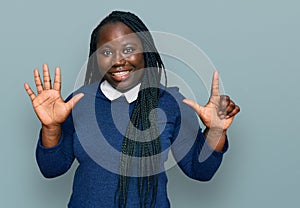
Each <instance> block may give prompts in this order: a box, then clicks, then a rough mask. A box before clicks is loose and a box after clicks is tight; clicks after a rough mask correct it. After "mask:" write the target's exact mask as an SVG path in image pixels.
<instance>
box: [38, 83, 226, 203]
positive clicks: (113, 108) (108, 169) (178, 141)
mask: <svg viewBox="0 0 300 208" xmlns="http://www.w3.org/2000/svg"><path fill="white" fill-rule="evenodd" d="M78 92H83V93H84V94H85V96H84V97H83V98H82V99H81V100H80V101H79V102H78V103H77V104H76V106H75V107H74V109H73V110H72V113H71V114H70V115H69V117H68V118H67V120H66V121H65V122H64V123H63V125H62V137H61V139H60V142H59V143H58V144H57V145H56V146H55V147H52V148H45V147H43V146H42V144H41V138H39V142H38V145H37V149H36V159H37V163H38V166H39V168H40V171H41V173H42V174H43V175H44V176H45V177H47V178H53V177H57V176H60V175H62V174H64V173H65V172H67V171H68V170H69V168H70V167H71V165H72V163H73V161H74V159H77V161H78V162H79V166H78V167H77V170H76V173H75V176H74V182H73V191H72V195H71V199H70V202H69V204H68V207H72V208H92V207H93V208H97V207H99V208H100V207H101V208H106V207H114V195H115V191H116V188H117V183H118V171H119V159H120V153H119V152H120V150H121V146H122V141H123V137H124V136H123V135H124V134H125V131H126V128H127V126H128V121H129V115H130V113H131V111H132V109H133V107H134V104H135V102H133V103H131V104H128V103H127V101H126V100H125V98H124V97H121V98H119V99H117V100H114V101H110V100H108V99H107V98H106V97H105V96H104V95H103V93H102V92H101V90H100V87H99V83H95V84H91V85H88V86H84V87H82V88H80V89H79V90H78V91H76V92H75V93H74V94H76V93H78ZM68 99H69V98H68ZM68 99H67V100H68ZM183 99H184V97H183V96H182V95H181V94H180V93H179V92H178V88H168V90H167V91H166V92H165V93H164V94H163V96H162V97H161V98H160V99H159V103H158V108H159V110H158V125H159V130H160V132H161V134H160V137H161V145H162V150H163V151H162V153H161V161H162V164H164V165H165V166H164V167H165V169H166V168H169V167H171V166H172V165H173V163H172V162H170V161H172V160H169V159H170V155H169V152H170V151H172V155H173V157H174V158H175V161H177V165H179V167H180V169H181V170H182V171H183V172H184V173H185V174H186V175H187V176H188V177H190V178H192V179H195V180H199V181H208V180H210V179H211V178H212V177H213V175H214V174H215V172H216V171H217V169H218V167H219V166H220V164H221V161H222V157H223V153H224V152H225V151H226V150H227V147H228V143H227V141H226V144H225V147H224V150H223V151H222V152H216V151H214V150H212V149H211V148H210V147H209V146H208V144H207V143H206V142H205V137H204V135H203V133H202V131H201V128H200V127H199V123H198V118H197V115H196V114H195V112H194V111H193V110H192V109H191V108H190V107H188V106H187V105H185V104H184V103H182V100H183ZM173 161H174V160H173ZM165 169H164V168H163V165H162V168H161V170H160V171H159V172H155V174H158V175H159V185H158V195H157V196H158V197H157V201H156V207H159V208H165V207H166V208H167V207H170V203H169V200H168V197H167V176H166V173H165ZM132 176H133V177H132V179H131V182H130V187H129V193H128V200H127V203H128V204H127V207H129V208H134V207H139V198H138V191H137V178H136V177H135V176H136V175H132Z"/></svg>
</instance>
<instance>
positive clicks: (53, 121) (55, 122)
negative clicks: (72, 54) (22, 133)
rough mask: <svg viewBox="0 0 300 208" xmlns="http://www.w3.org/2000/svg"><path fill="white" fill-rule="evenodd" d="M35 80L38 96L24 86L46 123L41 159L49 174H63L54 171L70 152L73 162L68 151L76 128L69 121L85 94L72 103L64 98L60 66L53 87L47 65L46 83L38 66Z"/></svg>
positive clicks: (41, 142) (38, 153)
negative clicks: (73, 130) (73, 129)
mask: <svg viewBox="0 0 300 208" xmlns="http://www.w3.org/2000/svg"><path fill="white" fill-rule="evenodd" d="M34 81H35V85H36V89H37V93H38V94H37V95H36V94H35V93H34V92H33V91H32V89H31V88H30V86H29V85H28V84H27V83H25V84H24V87H25V90H26V92H27V94H28V95H29V97H30V99H31V102H32V106H33V109H34V111H35V113H36V115H37V117H38V118H39V120H40V122H41V124H42V129H41V132H40V139H39V143H38V147H37V160H38V164H39V167H40V168H41V171H42V173H43V174H44V175H45V177H54V176H56V175H59V174H61V173H62V171H58V173H57V174H54V172H55V168H56V166H58V167H60V166H61V161H63V162H65V161H64V159H66V158H64V154H65V155H68V159H66V161H73V159H74V156H72V153H70V150H66V149H70V148H71V147H70V141H72V139H71V138H70V137H71V135H72V134H71V132H70V131H72V128H71V127H70V125H71V124H70V122H65V121H66V119H67V118H68V116H69V115H70V112H71V110H72V108H73V106H74V105H75V104H76V103H77V102H78V101H79V100H80V99H81V98H82V97H83V94H82V93H81V94H78V95H75V96H74V97H72V98H71V99H70V100H69V101H68V102H65V101H64V100H63V99H62V97H61V93H60V90H61V74H60V68H58V67H57V68H56V70H55V78H54V84H53V86H52V85H51V78H50V73H49V69H48V66H47V65H46V64H44V65H43V81H44V83H42V81H41V78H40V75H39V71H38V70H37V69H35V70H34ZM64 123H66V124H67V126H66V125H65V124H64ZM68 128H70V130H68ZM64 129H65V130H64ZM65 138H66V139H65ZM50 153H51V154H50ZM61 155H62V156H61ZM70 155H71V156H70ZM55 162H57V164H56V165H55V164H54V163H55ZM69 166H70V165H69ZM50 169H51V170H50ZM59 169H61V168H59ZM46 170H47V171H46Z"/></svg>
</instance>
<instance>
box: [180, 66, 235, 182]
mask: <svg viewBox="0 0 300 208" xmlns="http://www.w3.org/2000/svg"><path fill="white" fill-rule="evenodd" d="M183 102H184V103H185V104H187V105H188V106H190V107H191V109H193V110H195V112H196V113H197V114H198V116H199V118H200V120H201V121H202V123H203V124H204V125H205V126H206V129H205V130H204V133H202V131H201V129H199V130H198V133H197V137H196V140H195V142H194V144H193V146H192V148H191V149H190V150H189V152H188V153H187V154H186V156H185V157H184V158H183V159H182V160H181V161H180V162H179V166H180V168H181V169H182V170H183V171H184V172H185V174H186V175H188V176H189V177H191V178H194V179H197V180H204V181H205V180H209V179H211V177H212V176H213V175H214V174H215V172H216V171H217V169H218V167H219V166H220V164H221V161H222V156H223V153H224V152H225V151H226V150H227V148H228V141H227V135H226V131H227V129H228V128H229V126H230V125H231V123H232V121H233V118H234V116H235V115H236V114H237V113H238V112H239V111H240V108H239V107H238V106H237V105H235V103H234V102H233V101H232V100H230V98H229V97H228V96H225V95H220V94H219V77H218V72H217V71H215V72H214V75H213V81H212V89H211V96H210V98H209V101H208V103H207V104H206V105H205V106H204V107H203V106H200V105H199V104H197V103H196V102H195V101H192V100H188V99H184V100H183ZM182 109H185V108H184V107H182ZM181 115H182V117H183V119H181V120H182V121H183V122H181V124H180V125H181V128H183V129H190V130H186V132H194V131H195V128H196V126H195V124H194V123H197V126H198V122H196V121H195V119H194V118H193V117H194V116H193V115H192V114H191V112H189V111H188V110H185V111H183V112H181ZM191 126H193V127H192V129H191ZM198 128H199V127H198ZM186 134H187V135H188V133H186ZM192 138H193V135H190V139H192ZM188 139H189V138H188V136H187V137H186V138H185V139H183V141H184V142H181V144H182V145H186V143H188ZM180 148H182V147H180Z"/></svg>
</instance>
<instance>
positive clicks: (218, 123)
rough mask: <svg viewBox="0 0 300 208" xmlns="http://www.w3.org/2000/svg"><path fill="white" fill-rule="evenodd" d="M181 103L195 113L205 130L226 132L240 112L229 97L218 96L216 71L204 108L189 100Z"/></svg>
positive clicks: (217, 75)
mask: <svg viewBox="0 0 300 208" xmlns="http://www.w3.org/2000/svg"><path fill="white" fill-rule="evenodd" d="M183 102H184V103H186V104H187V105H189V106H190V107H192V108H193V109H194V110H195V111H196V113H197V114H198V115H199V117H200V119H201V121H202V122H203V124H204V125H205V126H206V127H207V128H218V129H222V130H227V129H228V128H229V126H230V125H231V123H232V121H233V118H234V116H235V115H236V114H237V113H238V112H239V111H240V108H239V106H237V105H236V104H235V103H234V102H233V101H232V100H231V99H230V97H229V96H227V95H220V91H219V74H218V72H217V71H215V72H214V75H213V80H212V86H211V95H210V98H209V101H208V102H207V104H206V105H205V106H201V105H199V104H198V103H196V102H195V101H193V100H189V99H184V100H183Z"/></svg>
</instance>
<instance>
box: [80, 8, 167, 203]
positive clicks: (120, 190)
mask: <svg viewBox="0 0 300 208" xmlns="http://www.w3.org/2000/svg"><path fill="white" fill-rule="evenodd" d="M114 22H122V23H124V24H125V25H127V26H128V27H129V28H130V29H131V30H132V31H133V32H135V33H136V34H137V35H138V37H139V38H140V39H141V42H142V45H143V49H144V51H145V52H144V53H143V55H144V63H145V68H147V69H145V73H144V75H143V78H142V82H141V87H140V91H139V94H138V98H137V100H136V103H135V106H134V108H133V111H132V113H131V115H130V121H131V123H132V125H128V127H127V130H126V133H125V136H124V139H123V143H122V149H121V156H120V175H119V181H118V186H117V189H116V192H115V206H117V207H121V208H125V207H126V204H127V196H128V190H129V184H130V179H131V178H130V177H129V175H130V171H133V169H134V168H135V169H136V170H137V171H139V175H141V177H138V178H137V180H138V183H137V186H138V187H137V189H138V195H139V204H140V207H141V208H142V207H154V206H155V202H156V198H157V188H158V175H157V174H150V175H146V174H147V173H145V172H146V171H150V172H151V171H153V170H154V172H155V173H157V172H158V171H157V170H158V168H160V160H159V157H153V156H158V155H159V153H161V141H160V136H159V130H158V126H157V112H156V109H157V106H158V100H159V97H160V96H161V94H160V90H159V87H160V79H161V74H162V71H163V72H164V76H165V80H166V72H165V68H164V65H163V62H162V60H161V57H160V55H159V53H158V52H157V49H156V47H155V45H154V41H153V38H152V36H151V34H150V32H149V30H148V29H147V27H146V26H145V24H144V23H143V22H142V21H141V20H140V19H139V18H138V17H137V16H136V15H134V14H132V13H130V12H123V11H113V12H112V13H110V14H109V15H108V16H106V17H105V18H104V19H103V20H102V21H101V22H100V24H99V25H98V26H97V27H96V28H95V29H94V31H93V32H92V34H91V42H90V52H89V57H90V59H89V61H88V67H87V71H86V77H85V84H90V83H92V82H95V81H99V80H100V77H101V74H100V71H99V68H98V65H97V61H96V59H95V58H93V57H92V55H93V54H94V53H95V51H96V50H97V41H98V40H97V38H98V32H99V31H100V29H101V28H102V27H103V26H104V25H106V24H107V23H114ZM165 84H166V83H165ZM150 112H151V113H150ZM150 121H154V122H150ZM136 156H137V157H138V158H156V159H151V160H147V161H146V160H144V159H140V160H139V162H138V163H136V162H134V161H132V158H133V157H136ZM132 164H137V167H134V166H133V165H132ZM148 173H149V172H148ZM144 175H146V176H144Z"/></svg>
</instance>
